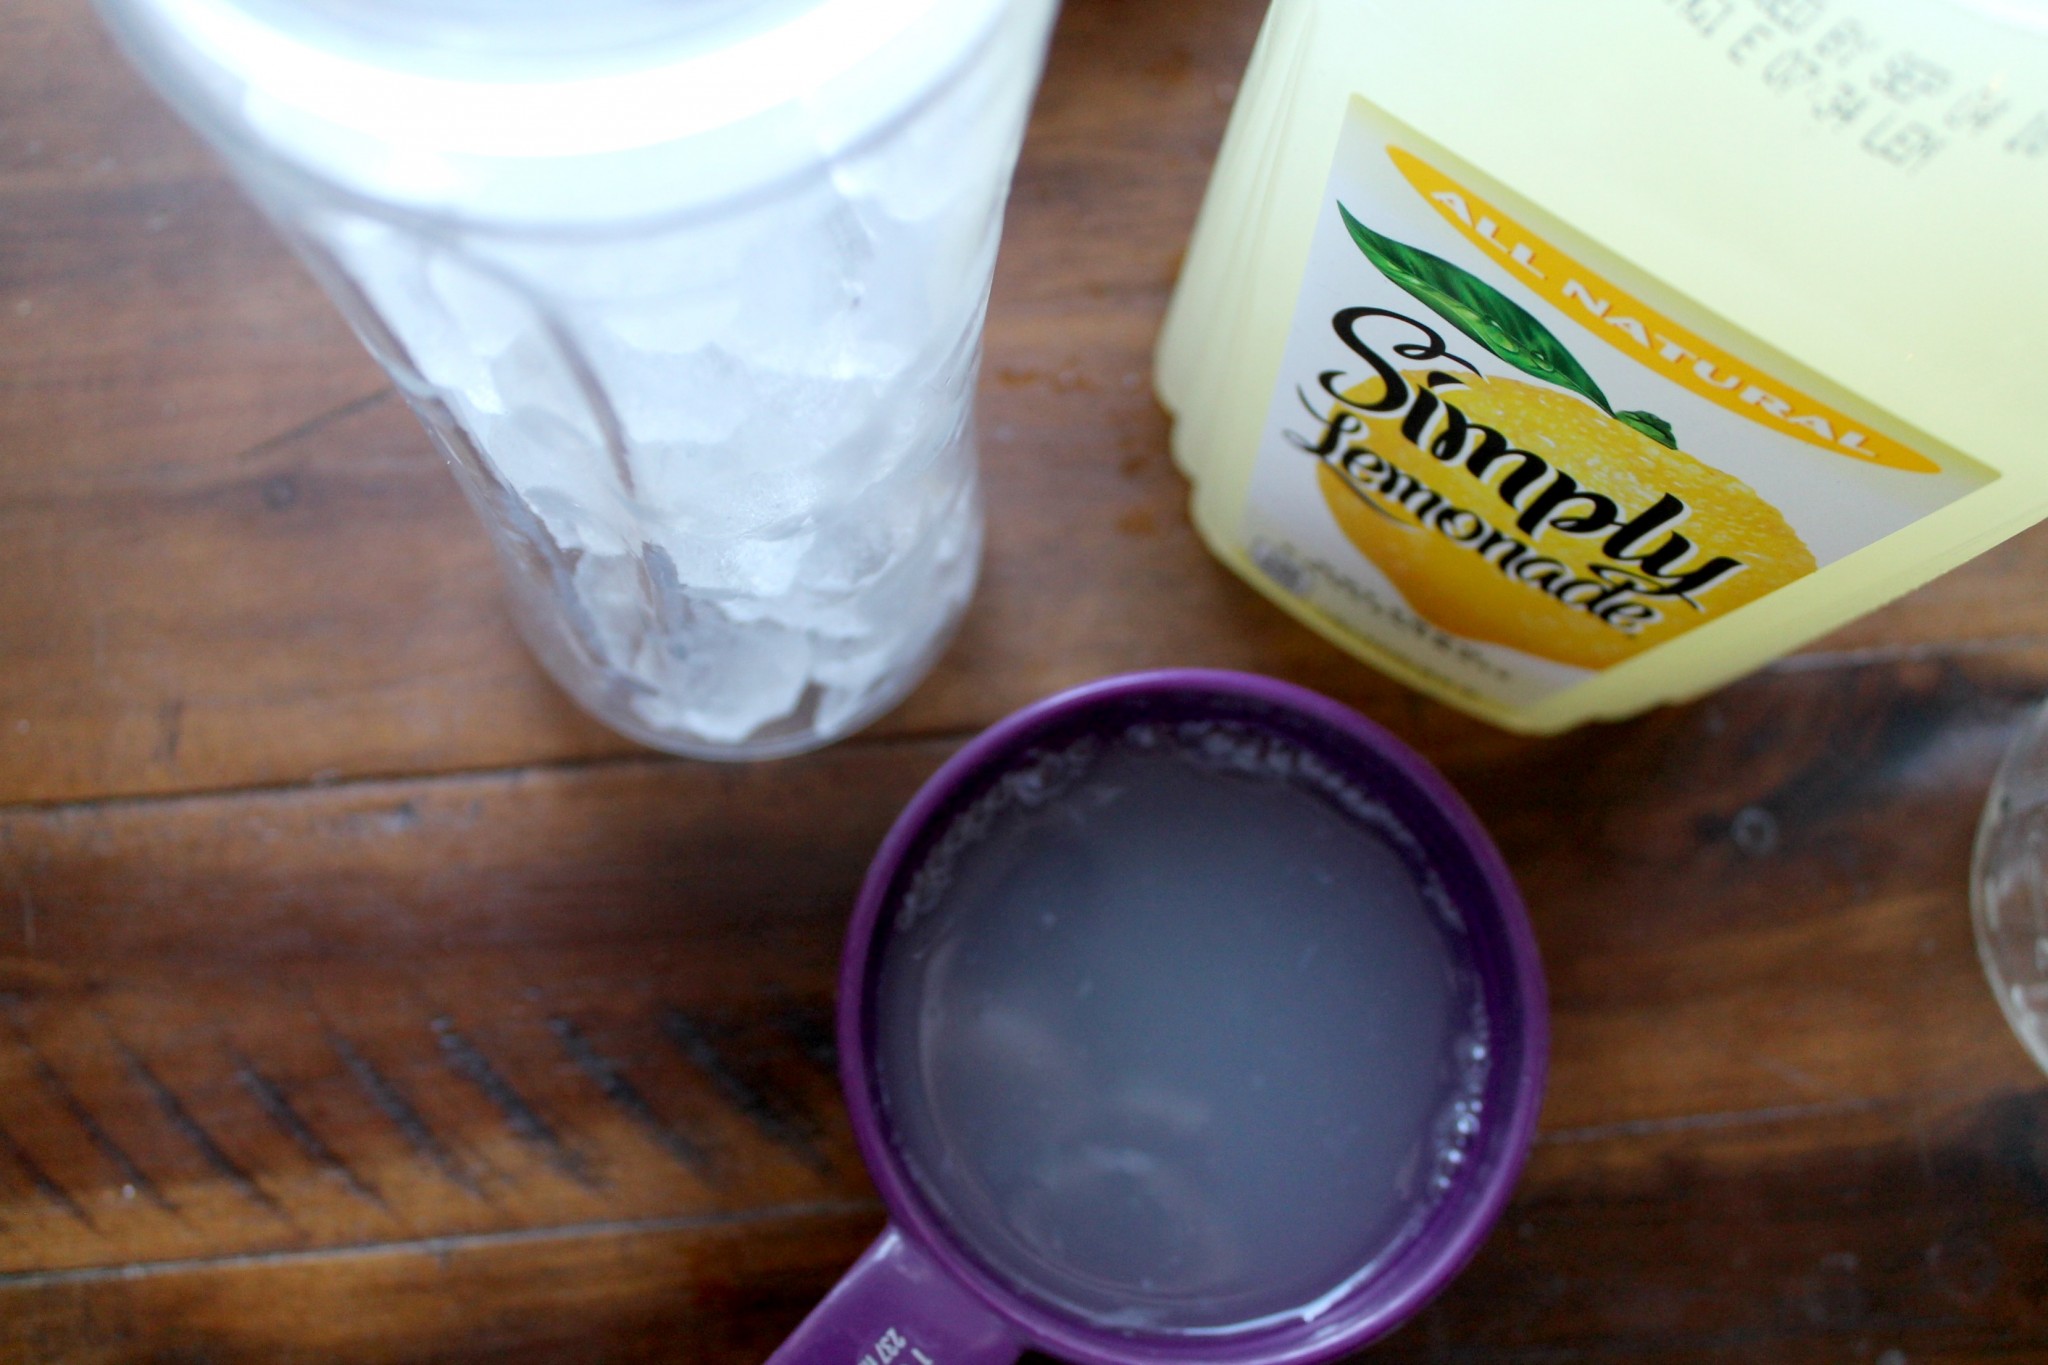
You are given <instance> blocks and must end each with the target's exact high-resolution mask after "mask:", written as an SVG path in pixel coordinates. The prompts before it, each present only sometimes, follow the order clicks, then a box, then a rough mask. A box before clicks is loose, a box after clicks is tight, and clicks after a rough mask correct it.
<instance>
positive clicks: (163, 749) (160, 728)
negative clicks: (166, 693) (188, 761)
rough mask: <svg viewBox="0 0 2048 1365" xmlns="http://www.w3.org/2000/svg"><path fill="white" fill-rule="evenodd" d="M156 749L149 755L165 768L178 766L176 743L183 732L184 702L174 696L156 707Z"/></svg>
mask: <svg viewBox="0 0 2048 1365" xmlns="http://www.w3.org/2000/svg"><path fill="white" fill-rule="evenodd" d="M156 728H157V740H156V751H155V752H154V753H153V754H152V755H151V757H152V758H154V759H155V760H156V761H157V762H158V763H160V764H162V765H163V766H164V767H166V768H175V767H177V766H178V743H179V741H180V740H181V739H183V738H184V733H185V703H184V702H183V701H182V700H180V699H178V698H176V697H174V698H172V699H171V700H169V701H167V702H165V703H163V704H162V705H161V706H159V707H157V709H156Z"/></svg>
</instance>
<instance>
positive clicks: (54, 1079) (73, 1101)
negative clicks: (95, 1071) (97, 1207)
mask: <svg viewBox="0 0 2048 1365" xmlns="http://www.w3.org/2000/svg"><path fill="white" fill-rule="evenodd" d="M0 1007H4V1008H0V1013H4V1014H5V1016H6V1018H7V1025H8V1029H9V1031H10V1032H12V1033H13V1034H14V1041H15V1045H16V1046H17V1047H19V1048H20V1049H21V1053H22V1056H23V1057H25V1058H26V1059H27V1061H28V1064H29V1069H30V1070H31V1071H33V1072H34V1073H35V1076H36V1081H37V1083H38V1084H40V1085H41V1086H42V1087H43V1089H44V1091H46V1092H47V1093H48V1094H49V1096H50V1098H51V1099H52V1100H54V1101H56V1103H57V1107H58V1108H60V1109H62V1110H63V1111H64V1112H65V1113H66V1114H69V1115H70V1116H71V1121H72V1122H73V1123H76V1124H77V1125H78V1126H79V1128H81V1129H82V1130H84V1133H85V1136H86V1139H87V1140H88V1141H89V1142H91V1143H92V1145H93V1148H94V1150H96V1151H98V1152H99V1154H100V1155H101V1156H103V1157H105V1158H106V1159H107V1162H108V1164H110V1165H111V1166H113V1168H114V1169H115V1170H117V1171H119V1172H120V1173H121V1182H122V1184H124V1185H126V1186H127V1187H128V1188H130V1189H133V1190H134V1191H135V1192H136V1193H137V1194H140V1195H141V1196H142V1197H143V1198H144V1199H147V1200H148V1201H149V1202H150V1203H152V1204H154V1205H156V1206H157V1207H158V1208H160V1209H162V1210H163V1211H164V1212H165V1213H169V1214H176V1213H177V1212H178V1206H177V1205H176V1204H175V1203H173V1202H172V1201H171V1198H170V1196H169V1195H167V1194H165V1193H164V1192H163V1191H162V1190H161V1189H159V1188H158V1187H157V1183H156V1182H155V1181H154V1180H151V1179H150V1178H149V1175H148V1173H147V1172H145V1171H144V1170H143V1169H142V1167H140V1166H138V1165H136V1164H135V1158H133V1157H131V1156H129V1155H128V1153H127V1151H126V1150H125V1149H124V1148H123V1147H122V1146H121V1144H120V1143H118V1142H116V1141H114V1138H113V1135H112V1134H110V1133H109V1132H107V1130H106V1129H105V1128H104V1127H103V1126H102V1125H101V1124H100V1121H99V1120H98V1119H96V1118H94V1117H93V1115H92V1111H91V1110H89V1109H87V1108H86V1107H85V1104H84V1102H83V1101H81V1100H80V1099H79V1098H78V1096H77V1095H75V1094H73V1093H72V1090H71V1087H70V1086H68V1085H66V1084H65V1083H64V1078H63V1077H62V1076H59V1075H58V1074H57V1071H56V1069H55V1068H54V1067H52V1066H51V1065H50V1063H49V1061H48V1059H46V1058H45V1057H44V1056H43V1054H42V1050H41V1049H39V1048H38V1047H37V1046H36V1045H35V1041H34V1040H33V1039H32V1038H30V1037H29V1035H28V1030H27V1029H26V1028H25V1027H23V1025H22V1022H21V1019H20V1014H19V1005H18V1002H17V1001H16V1000H15V999H14V997H13V996H11V995H4V994H0Z"/></svg>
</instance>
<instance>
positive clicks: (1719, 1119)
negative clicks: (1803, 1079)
mask: <svg viewBox="0 0 2048 1365" xmlns="http://www.w3.org/2000/svg"><path fill="white" fill-rule="evenodd" d="M1897 1103H1899V1101H1897V1100H1895V1099H1869V1098H1863V1099H1842V1100H1822V1101H1817V1102H1816V1103H1813V1104H1780V1105H1773V1106H1771V1107H1769V1108H1764V1109H1729V1110H1719V1111H1715V1112H1712V1113H1705V1114H1676V1115H1673V1116H1671V1117H1670V1118H1661V1119H1628V1120H1625V1121H1623V1122H1621V1123H1595V1124H1591V1125H1588V1126H1587V1127H1584V1128H1560V1129H1558V1130H1557V1131H1555V1132H1550V1133H1540V1134H1538V1135H1537V1138H1536V1141H1537V1143H1538V1144H1539V1145H1550V1146H1566V1145H1569V1144H1572V1143H1579V1142H1607V1141H1610V1140H1612V1139H1614V1138H1633V1137H1651V1136H1654V1135H1656V1134H1659V1133H1691V1132H1706V1131H1711V1130H1714V1129H1721V1128H1749V1127H1758V1126H1762V1125H1764V1124H1771V1123H1796V1122H1798V1121H1799V1120H1801V1119H1811V1118H1829V1117H1835V1116H1840V1115H1845V1114H1867V1113H1871V1112H1874V1111H1876V1110H1879V1109H1883V1108H1886V1107H1888V1106H1890V1105H1894V1104H1897Z"/></svg>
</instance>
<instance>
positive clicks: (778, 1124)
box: [661, 1006, 832, 1173]
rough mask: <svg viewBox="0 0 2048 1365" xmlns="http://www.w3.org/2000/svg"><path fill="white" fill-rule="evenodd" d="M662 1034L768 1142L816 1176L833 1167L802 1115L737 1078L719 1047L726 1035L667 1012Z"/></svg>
mask: <svg viewBox="0 0 2048 1365" xmlns="http://www.w3.org/2000/svg"><path fill="white" fill-rule="evenodd" d="M661 1031H662V1034H663V1035H664V1036H665V1037H667V1038H668V1040H669V1041H670V1042H671V1043H673V1044H675V1046H676V1049H677V1050H678V1051H680V1052H681V1053H682V1054H683V1056H684V1058H685V1059H687V1060H688V1061H689V1063H690V1064H691V1065H692V1066H694V1067H696V1068H697V1069H698V1070H699V1071H701V1072H703V1073H704V1075H705V1076H706V1077H708V1078H709V1079H710V1081H711V1084H712V1085H713V1086H715V1087H716V1088H717V1090H718V1093H719V1094H720V1095H721V1096H723V1097H724V1099H725V1101H726V1103H728V1104H730V1105H731V1106H732V1107H733V1108H735V1109H737V1110H739V1111H740V1113H741V1114H742V1115H744V1116H745V1117H746V1120H747V1122H749V1123H751V1124H753V1125H754V1127H756V1128H757V1129H759V1130H760V1131H761V1133H762V1134H763V1135H764V1136H766V1137H767V1138H769V1139H770V1140H771V1141H773V1142H775V1143H777V1144H779V1145H780V1146H782V1147H783V1148H784V1149H786V1150H788V1151H789V1152H790V1153H792V1154H793V1155H795V1156H796V1157H797V1159H798V1160H800V1161H802V1162H803V1164H804V1165H806V1166H809V1167H810V1168H811V1169H812V1170H814V1171H818V1172H820V1173H824V1172H827V1171H829V1170H831V1168H832V1163H831V1162H830V1161H828V1160H826V1158H825V1154H824V1153H823V1152H822V1151H820V1150H819V1148H818V1141H817V1138H818V1133H817V1126H816V1125H815V1124H813V1123H812V1122H811V1121H810V1118H809V1116H808V1115H806V1114H802V1113H799V1112H794V1111H792V1110H790V1109H789V1108H788V1107H787V1106H786V1105H783V1104H780V1103H778V1102H777V1101H776V1100H775V1098H774V1097H772V1096H771V1095H770V1094H769V1093H768V1092H767V1091H765V1090H763V1089H761V1088H760V1087H759V1086H757V1085H755V1084H754V1083H753V1082H752V1081H750V1080H748V1079H747V1078H746V1077H745V1076H744V1075H742V1074H741V1073H740V1070H739V1069H738V1067H737V1066H736V1065H735V1063H734V1060H733V1059H732V1058H731V1057H730V1056H729V1055H728V1054H727V1049H726V1048H725V1047H722V1046H721V1043H724V1042H725V1041H726V1038H727V1036H728V1030H725V1029H723V1028H720V1027H718V1026H717V1025H713V1024H708V1023H704V1022H701V1021H699V1020H696V1019H693V1018H691V1017H690V1016H689V1015H687V1014H685V1013H683V1012H682V1011H681V1010H679V1009H676V1008H675V1007H674V1006H669V1007H668V1008H666V1009H664V1010H663V1011H662V1012H661Z"/></svg>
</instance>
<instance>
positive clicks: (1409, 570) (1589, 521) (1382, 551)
mask: <svg viewBox="0 0 2048 1365" xmlns="http://www.w3.org/2000/svg"><path fill="white" fill-rule="evenodd" d="M1403 378H1404V379H1405V380H1406V381H1407V382H1408V383H1409V385H1410V386H1411V387H1412V388H1413V389H1414V391H1415V393H1416V395H1417V399H1416V401H1417V402H1419V403H1423V404H1427V403H1429V401H1430V399H1431V398H1434V399H1435V400H1437V401H1439V402H1441V403H1443V404H1444V405H1446V406H1448V407H1451V408H1455V409H1456V410H1457V412H1456V414H1454V415H1455V416H1462V418H1463V419H1464V421H1465V422H1466V423H1469V424H1473V425H1474V426H1476V427H1485V428H1490V429H1491V430H1492V431H1494V432H1497V433H1499V435H1500V436H1501V437H1502V438H1504V442H1503V443H1497V444H1504V445H1505V446H1506V447H1508V448H1510V449H1511V450H1512V451H1514V452H1516V453H1513V454H1509V455H1506V456H1497V457H1496V458H1494V459H1493V460H1491V461H1487V460H1484V459H1479V460H1475V459H1474V458H1471V457H1470V452H1471V451H1472V450H1475V449H1477V448H1478V444H1479V442H1478V437H1477V436H1475V435H1471V434H1468V435H1467V436H1466V438H1465V439H1464V440H1463V441H1462V442H1453V443H1452V444H1451V445H1450V446H1445V445H1443V444H1441V443H1440V438H1441V436H1442V434H1443V430H1444V428H1443V426H1442V418H1443V417H1444V416H1453V415H1452V414H1440V415H1438V421H1437V424H1436V425H1435V427H1434V429H1432V428H1431V427H1430V425H1429V424H1427V423H1423V424H1420V425H1419V426H1418V424H1417V423H1416V422H1415V421H1414V420H1413V407H1414V405H1413V404H1411V405H1409V406H1408V407H1407V408H1406V409H1404V410H1402V411H1397V412H1393V413H1389V414H1387V415H1384V416H1377V415H1374V416H1368V415H1366V414H1362V413H1361V414H1359V415H1358V417H1357V421H1358V423H1359V425H1360V426H1361V427H1362V429H1360V430H1356V431H1354V432H1353V433H1352V434H1351V435H1350V437H1349V442H1348V446H1349V449H1351V450H1352V451H1354V452H1361V453H1360V454H1357V455H1354V456H1353V457H1351V458H1349V459H1348V460H1347V461H1346V467H1347V469H1348V470H1349V477H1347V475H1346V474H1344V473H1340V472H1338V470H1337V469H1335V468H1333V467H1332V465H1331V464H1330V463H1327V462H1326V463H1323V464H1321V465H1320V466H1318V469H1317V478H1318V482H1319V484H1320V487H1321V491H1322V494H1323V498H1324V500H1325V501H1326V502H1327V503H1328V504H1329V507H1330V510H1331V512H1332V513H1333V514H1334V515H1335V517H1336V519H1337V524H1338V526H1339V527H1340V528H1341V529H1342V530H1343V532H1344V534H1345V536H1346V538H1347V539H1349V540H1350V541H1351V543H1352V544H1353V545H1355V546H1357V547H1358V549H1359V551H1360V552H1361V553H1363V554H1364V555H1365V556H1366V557H1367V558H1368V559H1370V560H1371V561H1372V562H1373V563H1374V564H1375V565H1377V566H1378V567H1379V568H1380V570H1381V571H1382V572H1384V573H1385V574H1386V575H1387V577H1388V578H1389V579H1391V580H1392V581H1393V583H1394V586H1395V587H1396V588H1397V589H1398V590H1399V591H1400V593H1401V595H1402V597H1403V598H1405V599H1406V600H1407V603H1408V605H1409V606H1410V607H1411V608H1412V609H1413V610H1414V611H1416V612H1417V613H1419V614H1420V615H1421V616H1423V617H1424V618H1425V619H1426V620H1428V621H1429V622H1430V623H1432V624H1433V625H1435V626H1437V627H1439V628H1440V629H1442V630H1445V631H1448V632H1450V633H1451V634H1454V635H1459V636H1463V637H1465V638H1467V639H1471V640H1479V641H1484V642H1487V643H1490V644H1496V645H1505V646H1507V647H1509V648H1511V649H1516V650H1520V651H1522V652H1523V653H1526V654H1532V655H1535V656H1537V657H1539V658H1544V659H1550V660H1554V661H1556V662H1558V663H1562V664H1571V665H1575V666H1577V667H1580V668H1587V669H1599V668H1605V667H1608V666H1610V665H1612V664H1616V663H1619V662H1621V661H1622V660H1624V659H1627V658H1629V657H1630V656H1632V655H1634V654H1637V653H1639V652H1640V651H1642V650H1645V649H1648V648H1650V647H1652V646H1654V645H1657V644H1661V643H1663V642H1664V641H1666V640H1669V639H1671V638H1673V637H1674V636H1677V635H1680V634H1683V633H1684V632H1685V631H1688V630H1691V629H1692V628H1693V627H1695V626H1698V625H1701V624H1703V623H1704V622H1706V621H1708V620H1712V619H1714V618H1716V617H1719V616H1722V615H1724V614H1726V613H1727V612H1729V611H1732V610H1733V609H1735V608H1736V607H1739V606H1742V605H1743V604H1744V603H1747V602H1752V601H1754V600H1756V599H1757V598H1759V597H1762V596H1764V595H1765V594H1766V593H1769V592H1772V591H1775V590H1776V589H1778V588H1781V587H1783V586H1784V585H1786V584H1787V583H1790V582H1793V581H1794V580H1795V579H1798V578H1800V577H1803V576H1804V575H1806V574H1809V573H1812V572H1813V570H1814V567H1815V565H1814V559H1813V554H1812V552H1811V551H1810V550H1809V549H1807V547H1806V544H1805V542H1803V541H1802V540H1800V538H1799V535H1798V533H1797V532H1795V531H1794V530H1793V529H1792V528H1791V526H1789V525H1787V524H1786V521H1785V519H1784V517H1783V516H1781V515H1780V514H1779V512H1778V510H1777V509H1776V508H1775V507H1773V506H1771V505H1770V504H1769V503H1767V502H1765V501H1764V500H1763V499H1762V498H1761V497H1759V496H1758V495H1757V493H1756V492H1755V490H1753V489H1752V488H1750V487H1749V485H1748V484H1745V483H1744V482H1742V480H1740V479H1737V478H1735V477H1733V476H1732V475H1729V474H1725V473H1722V472H1721V471H1720V470H1717V469H1714V468H1712V467H1710V466H1708V465H1706V464H1703V463H1701V462H1700V461H1699V460H1696V459H1694V458H1693V457H1692V456H1690V455H1688V454H1686V453H1685V452H1683V451H1681V450H1675V449H1672V448H1670V447H1667V446H1665V445H1662V444H1660V443H1658V442H1657V441H1654V440H1651V439H1650V438H1649V437H1648V436H1646V435H1644V434H1642V433H1641V432H1640V431H1637V430H1635V429H1632V428H1631V427H1630V426H1628V425H1626V424H1625V423H1623V422H1620V421H1617V420H1616V419H1615V418H1613V417H1610V416H1608V415H1607V414H1606V413H1605V412H1602V411H1601V410H1600V409H1599V408H1596V407H1595V406H1593V405H1592V404H1591V403H1589V402H1587V401H1585V400H1583V399H1581V398H1579V397H1577V396H1575V395H1573V394H1569V393H1564V392H1560V391H1558V390H1556V389H1552V388H1549V387H1545V386H1541V385H1536V384H1529V383H1524V382H1522V381H1520V380H1514V379H1504V378H1487V377H1482V376H1478V375H1462V374H1461V375H1458V376H1455V377H1453V376H1449V375H1445V374H1442V373H1441V372H1433V373H1432V372H1423V371H1416V372H1413V373H1406V374H1404V375H1403ZM1431 385H1434V391H1433V392H1432V391H1431V389H1430V386H1431ZM1368 387H1369V388H1370V389H1372V390H1375V391H1376V390H1377V389H1378V387H1379V382H1378V381H1376V380H1375V381H1372V383H1371V384H1370V385H1369V386H1368ZM1347 397H1348V398H1352V399H1353V400H1354V401H1361V402H1362V401H1367V399H1368V398H1369V395H1368V394H1366V393H1363V392H1355V393H1352V394H1348V395H1347ZM1432 411H1433V410H1432ZM1404 417H1405V418H1408V419H1409V420H1408V427H1409V429H1410V430H1414V431H1416V432H1417V435H1418V436H1419V438H1420V440H1421V442H1422V445H1420V446H1418V445H1417V444H1416V441H1414V440H1411V439H1410V438H1409V436H1408V435H1406V434H1404V431H1403V422H1404ZM1524 452H1525V453H1526V454H1527V455H1528V456H1533V457H1535V458H1534V459H1528V458H1524V455H1523V454H1522V453H1524ZM1539 461H1540V462H1541V463H1540V464H1539V463H1538V462H1539ZM1475 464H1476V465H1477V466H1478V467H1477V468H1475ZM1545 466H1547V468H1545ZM1518 476H1519V477H1518ZM1567 481H1568V482H1567ZM1546 488H1547V489H1549V490H1550V492H1549V495H1548V502H1547V503H1544V502H1543V501H1542V500H1543V499H1544V496H1545V489H1546ZM1674 499H1675V500H1676V501H1675V502H1674V501H1673V500H1674ZM1679 504H1682V506H1680V505H1679ZM1532 508H1534V509H1535V510H1534V511H1533V512H1532V510H1531V509H1532ZM1546 508H1547V510H1546ZM1632 518H1634V519H1636V520H1635V521H1634V522H1633V524H1632V523H1631V519H1632ZM1632 525H1633V530H1632V529H1631V526H1632ZM1674 537H1676V538H1677V539H1676V540H1675V541H1674V540H1673V538H1674ZM1660 551H1661V556H1660ZM1717 559H1718V560H1721V561H1722V562H1721V563H1720V565H1719V566H1718V572H1715V571H1714V570H1715V568H1716V565H1715V564H1714V561H1715V560H1717ZM1727 561H1733V563H1732V564H1730V563H1728V562H1727ZM1702 566H1705V567H1704V568H1702ZM1646 569H1654V570H1659V571H1661V576H1659V575H1653V574H1650V573H1646V572H1645V570H1646ZM1688 571H1691V572H1693V573H1694V575H1695V579H1696V580H1708V581H1700V582H1698V583H1697V585H1696V586H1692V587H1686V585H1685V582H1684V577H1685V574H1686V573H1687V572H1688ZM1631 582H1634V583H1637V584H1639V585H1640V587H1638V588H1636V589H1633V590H1631V589H1629V587H1628V584H1629V583H1631ZM1673 584H1676V585H1677V586H1679V587H1680V588H1681V589H1683V594H1682V595H1677V594H1669V595H1660V594H1659V592H1658V589H1659V587H1660V586H1661V587H1666V588H1669V587H1670V586H1672V585H1673Z"/></svg>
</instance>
